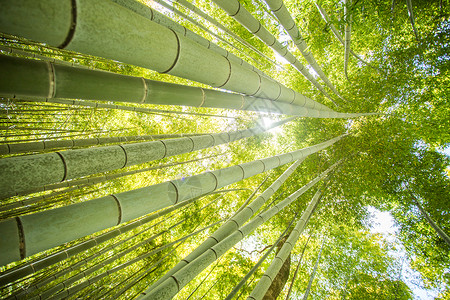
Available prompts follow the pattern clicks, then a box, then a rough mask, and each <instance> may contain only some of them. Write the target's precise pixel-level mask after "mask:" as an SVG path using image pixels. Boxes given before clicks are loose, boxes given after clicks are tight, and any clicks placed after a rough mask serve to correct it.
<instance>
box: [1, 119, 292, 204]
mask: <svg viewBox="0 0 450 300" xmlns="http://www.w3.org/2000/svg"><path fill="white" fill-rule="evenodd" d="M294 119H295V117H293V118H287V119H284V120H281V121H278V122H276V123H273V124H272V125H270V126H269V127H268V128H264V127H262V126H255V127H253V128H250V129H246V130H239V131H233V132H225V133H217V134H206V135H201V136H193V137H183V138H175V139H168V140H158V141H149V142H139V143H132V144H121V145H112V146H101V147H94V148H87V149H74V150H68V151H60V152H56V153H45V154H34V155H28V156H15V157H8V158H3V159H0V177H2V178H3V179H4V180H3V181H2V182H0V197H4V195H11V194H12V193H20V192H23V191H25V190H29V189H35V188H40V187H42V186H44V185H47V184H53V183H58V182H62V181H66V180H69V179H76V178H80V177H84V176H89V175H93V174H96V173H101V172H107V171H112V170H117V169H123V168H125V167H129V166H133V165H137V164H142V163H145V162H150V161H154V160H159V159H163V158H165V157H170V156H174V155H178V154H183V153H189V152H192V151H196V150H200V149H207V148H210V147H214V146H217V145H221V144H226V143H229V142H233V141H236V140H240V139H243V138H247V137H251V136H254V135H257V134H260V133H262V132H264V131H266V130H268V129H270V128H275V127H277V126H279V125H282V124H284V123H286V122H289V121H292V120H294Z"/></svg>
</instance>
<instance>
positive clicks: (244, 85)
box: [0, 0, 329, 110]
mask: <svg viewBox="0 0 450 300" xmlns="http://www.w3.org/2000/svg"><path fill="white" fill-rule="evenodd" d="M0 31H2V32H5V33H8V34H12V35H17V36H21V37H25V38H28V39H31V40H36V41H38V42H44V43H47V44H49V45H51V46H57V47H59V48H62V49H67V50H72V51H77V52H80V53H85V54H89V55H94V56H99V57H104V58H108V59H113V60H117V61H121V62H124V63H128V64H132V65H136V66H140V67H144V68H148V69H151V70H155V71H157V72H160V73H167V74H171V75H175V76H179V77H182V78H186V79H190V80H193V81H197V82H201V83H204V84H207V85H210V86H213V87H219V88H223V89H228V90H231V91H234V92H239V93H243V94H246V95H252V96H256V97H263V98H265V99H271V100H278V101H282V102H287V103H293V104H297V105H300V106H305V107H309V108H316V107H318V108H321V109H324V110H329V109H328V108H327V107H326V106H323V105H321V104H318V103H317V102H315V101H313V100H311V99H309V98H307V97H305V96H304V95H301V94H299V93H296V92H294V91H293V90H291V89H288V88H286V87H284V86H282V85H281V84H280V83H277V82H274V81H272V80H270V79H268V78H266V77H264V76H261V75H259V74H258V73H257V72H255V71H252V70H248V69H247V68H245V67H242V66H241V65H239V64H237V63H235V62H233V61H230V60H229V59H228V58H226V57H223V56H222V55H219V54H217V53H216V52H214V51H211V50H209V49H207V48H205V47H203V46H201V45H199V44H197V43H196V42H193V41H192V40H190V39H187V38H186V37H184V36H181V35H180V34H177V33H176V32H174V31H172V30H170V29H168V28H166V27H164V26H162V25H160V24H157V23H155V22H153V21H151V20H149V19H147V18H145V17H142V16H141V15H139V14H137V13H135V12H133V11H131V10H129V9H127V8H125V7H123V6H121V5H118V4H116V3H114V2H111V1H107V0H76V1H72V0H42V1H39V3H37V2H36V1H33V0H18V1H7V0H3V1H2V10H1V11H0ZM117 41H120V43H118V42H117ZM130 53H132V55H130ZM51 66H52V64H50V65H49V66H47V68H49V69H50V76H53V75H54V72H53V70H55V69H56V68H53V67H51ZM61 68H62V66H61ZM55 71H56V70H55ZM83 78H84V79H85V80H86V79H87V77H83ZM19 81H20V80H19ZM141 81H142V80H141ZM38 82H39V83H40V84H42V81H40V80H39V81H38ZM36 84H37V85H39V84H38V83H36ZM136 84H138V83H137V82H135V81H132V80H131V82H130V88H131V86H133V85H136ZM139 85H142V83H141V84H139ZM55 86H56V87H57V86H58V85H57V84H56V85H52V86H51V88H50V93H49V89H48V85H45V88H44V86H40V88H41V92H43V94H44V95H41V96H44V97H50V98H51V97H52V96H56V97H60V96H57V95H53V93H55V92H56V91H55V90H54V87H55ZM102 89H103V86H101V87H100V86H96V90H102ZM44 90H45V91H44ZM140 91H142V90H140ZM127 96H130V95H127ZM133 96H137V95H136V94H134V95H133ZM144 97H145V95H143V94H142V93H139V96H137V99H136V100H137V101H138V102H141V101H142V100H143V99H145V98H146V97H145V98H144ZM80 98H82V97H80Z"/></svg>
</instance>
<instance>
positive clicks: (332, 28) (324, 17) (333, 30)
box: [314, 2, 383, 73]
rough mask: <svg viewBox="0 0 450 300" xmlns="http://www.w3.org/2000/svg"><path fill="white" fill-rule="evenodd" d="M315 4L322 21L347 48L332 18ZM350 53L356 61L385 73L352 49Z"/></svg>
mask: <svg viewBox="0 0 450 300" xmlns="http://www.w3.org/2000/svg"><path fill="white" fill-rule="evenodd" d="M314 4H315V5H316V7H317V10H318V11H319V13H320V15H321V16H322V19H323V20H324V21H325V23H326V25H327V26H328V27H329V28H330V29H331V32H333V34H334V36H335V37H336V39H337V40H338V41H339V43H341V45H342V46H345V41H344V39H343V38H342V36H341V34H340V33H339V31H338V30H337V29H336V27H335V26H334V25H333V24H332V23H331V22H330V18H329V17H328V14H327V12H326V11H325V10H324V9H323V8H322V6H320V4H319V3H317V2H314ZM349 52H350V54H351V55H353V56H354V57H355V58H356V59H358V60H359V61H360V62H362V63H363V64H365V65H367V66H369V67H371V68H372V69H375V70H377V71H378V72H380V73H383V72H382V71H381V70H380V69H379V68H377V67H375V66H373V65H372V64H370V63H368V62H367V61H365V60H364V59H362V57H361V56H359V55H358V54H356V53H355V52H354V51H353V50H352V49H351V48H350V50H349Z"/></svg>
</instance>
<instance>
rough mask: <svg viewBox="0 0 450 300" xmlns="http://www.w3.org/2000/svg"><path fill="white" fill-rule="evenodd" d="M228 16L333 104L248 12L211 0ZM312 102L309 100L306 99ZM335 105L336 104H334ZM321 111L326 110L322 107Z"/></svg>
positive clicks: (233, 0)
mask: <svg viewBox="0 0 450 300" xmlns="http://www.w3.org/2000/svg"><path fill="white" fill-rule="evenodd" d="M213 2H214V3H216V4H217V5H218V6H219V7H220V8H222V9H223V10H224V11H225V12H226V13H227V14H228V15H230V16H231V17H233V18H234V19H235V20H236V21H238V22H239V23H240V24H241V25H242V26H244V27H245V28H246V29H247V30H248V31H249V32H250V33H252V34H253V35H255V36H256V37H258V38H259V39H260V40H261V41H262V42H263V43H264V44H266V45H267V46H269V47H270V48H272V49H273V50H274V51H275V52H276V53H278V54H279V55H281V56H282V57H284V58H285V59H286V60H287V61H288V62H289V63H290V64H291V65H292V66H294V67H295V68H296V69H297V70H298V71H299V72H300V73H301V74H302V75H303V76H305V78H306V79H308V80H309V81H310V82H311V83H312V84H313V85H314V86H315V87H316V88H317V89H318V90H319V91H320V92H321V93H322V94H324V95H325V96H326V97H327V98H328V99H330V100H331V101H332V102H333V103H334V101H333V99H332V98H331V97H330V95H328V93H327V92H326V91H325V90H324V89H323V87H322V86H321V85H320V84H319V83H318V82H317V81H316V79H315V78H314V77H313V76H312V75H311V74H310V73H309V71H308V69H307V68H306V67H305V66H304V65H303V64H302V63H300V62H299V61H298V60H297V58H295V56H294V55H293V54H292V53H291V52H289V50H288V49H287V47H285V46H283V45H282V44H281V43H280V42H279V41H278V40H277V39H276V38H275V37H274V36H273V35H272V34H271V33H270V32H269V31H268V30H267V29H266V28H265V27H264V26H262V24H261V23H260V22H259V21H258V20H256V19H255V18H254V17H253V16H252V15H251V14H250V12H249V11H247V10H246V9H245V8H244V7H243V6H242V5H241V3H240V2H239V1H237V0H213ZM307 100H308V101H312V100H311V99H307ZM335 104H336V103H335ZM321 109H326V106H324V105H323V106H322V107H321Z"/></svg>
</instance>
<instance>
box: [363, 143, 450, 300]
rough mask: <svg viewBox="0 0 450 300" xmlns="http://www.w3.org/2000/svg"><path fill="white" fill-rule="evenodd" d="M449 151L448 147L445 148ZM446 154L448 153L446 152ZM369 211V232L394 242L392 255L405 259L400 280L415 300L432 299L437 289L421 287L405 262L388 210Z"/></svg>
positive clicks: (421, 283) (392, 219) (417, 276)
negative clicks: (370, 217)
mask: <svg viewBox="0 0 450 300" xmlns="http://www.w3.org/2000/svg"><path fill="white" fill-rule="evenodd" d="M446 150H447V151H449V152H450V147H449V148H447V149H446ZM447 155H450V153H449V154H447ZM369 212H370V213H371V214H372V223H371V228H370V232H371V233H380V234H382V235H383V237H385V238H386V239H387V240H388V241H389V242H394V243H396V244H397V245H399V246H398V247H396V248H397V249H396V251H395V252H394V253H392V255H393V256H395V257H398V259H405V260H404V262H403V267H402V275H401V276H402V280H403V281H404V282H405V283H406V284H407V285H408V286H409V287H410V288H411V290H412V292H413V294H414V299H415V300H433V299H435V297H436V296H437V295H438V292H437V291H434V290H427V289H425V288H424V287H423V281H422V280H420V275H419V273H418V272H416V271H414V270H412V269H411V268H410V267H409V264H408V262H407V260H406V259H407V258H406V257H407V255H406V252H405V249H404V248H403V246H401V243H400V241H399V240H398V239H397V238H396V236H397V233H398V228H397V227H396V225H395V222H394V218H393V217H392V215H391V214H390V213H389V212H383V211H379V210H378V209H376V208H374V207H369Z"/></svg>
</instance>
